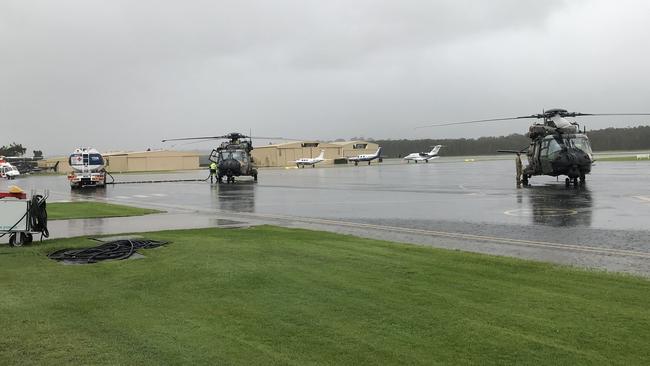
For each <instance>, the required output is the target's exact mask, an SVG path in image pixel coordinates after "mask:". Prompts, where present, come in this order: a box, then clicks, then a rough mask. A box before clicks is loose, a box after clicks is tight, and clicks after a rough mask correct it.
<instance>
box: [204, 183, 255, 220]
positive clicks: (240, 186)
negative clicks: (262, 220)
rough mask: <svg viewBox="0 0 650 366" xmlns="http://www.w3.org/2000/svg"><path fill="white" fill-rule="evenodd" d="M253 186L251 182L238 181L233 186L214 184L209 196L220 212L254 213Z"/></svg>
mask: <svg viewBox="0 0 650 366" xmlns="http://www.w3.org/2000/svg"><path fill="white" fill-rule="evenodd" d="M255 186H256V183H254V182H252V181H250V182H249V181H238V182H235V183H233V184H226V183H222V184H215V185H212V186H211V187H210V194H211V196H212V200H213V202H216V207H215V206H214V205H213V207H215V208H218V209H220V210H225V211H235V212H255Z"/></svg>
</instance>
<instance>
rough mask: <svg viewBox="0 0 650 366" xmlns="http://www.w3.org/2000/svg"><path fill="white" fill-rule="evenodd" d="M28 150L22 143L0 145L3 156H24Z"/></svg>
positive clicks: (0, 153) (0, 152)
mask: <svg viewBox="0 0 650 366" xmlns="http://www.w3.org/2000/svg"><path fill="white" fill-rule="evenodd" d="M25 151H27V149H26V148H24V147H23V145H21V144H17V143H15V142H12V143H11V145H9V146H2V147H0V155H3V156H23V155H24V154H25Z"/></svg>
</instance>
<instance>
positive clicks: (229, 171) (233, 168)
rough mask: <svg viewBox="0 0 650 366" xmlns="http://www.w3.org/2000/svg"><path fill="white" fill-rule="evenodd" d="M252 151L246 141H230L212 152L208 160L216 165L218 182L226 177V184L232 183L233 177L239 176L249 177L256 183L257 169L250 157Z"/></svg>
mask: <svg viewBox="0 0 650 366" xmlns="http://www.w3.org/2000/svg"><path fill="white" fill-rule="evenodd" d="M252 149H253V148H252V146H251V144H250V142H248V141H230V142H224V143H223V144H221V146H219V147H218V148H216V149H214V150H212V153H211V154H210V160H211V161H213V162H215V163H217V179H218V181H219V182H221V181H222V179H223V177H226V179H227V181H228V182H234V177H240V176H251V177H253V179H254V180H255V181H257V169H255V168H254V167H253V158H252V157H251V155H250V151H251V150H252Z"/></svg>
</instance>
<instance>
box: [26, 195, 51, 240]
mask: <svg viewBox="0 0 650 366" xmlns="http://www.w3.org/2000/svg"><path fill="white" fill-rule="evenodd" d="M46 199H47V196H46V197H43V196H41V195H38V194H37V195H34V196H33V197H32V201H31V203H30V205H29V228H30V230H31V231H38V232H39V233H41V241H43V238H47V237H49V236H50V232H49V231H48V230H47V210H46V203H45V200H46Z"/></svg>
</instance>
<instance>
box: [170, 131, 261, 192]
mask: <svg viewBox="0 0 650 366" xmlns="http://www.w3.org/2000/svg"><path fill="white" fill-rule="evenodd" d="M260 138H262V139H272V138H270V137H260ZM210 139H226V140H227V141H224V142H222V143H221V145H219V147H217V148H216V149H213V150H212V152H211V153H210V157H209V159H210V161H212V162H215V163H216V164H217V181H218V182H219V183H222V182H223V177H226V182H227V183H234V182H235V177H240V176H251V177H253V180H254V181H255V182H257V169H255V168H254V165H253V163H254V161H253V157H252V156H251V151H253V139H252V137H250V136H246V135H243V134H241V133H239V132H231V133H229V134H227V135H223V136H205V137H186V138H177V139H167V140H162V142H167V141H183V140H210Z"/></svg>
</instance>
